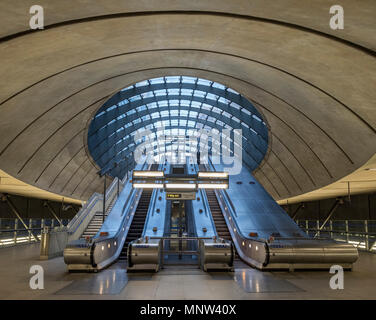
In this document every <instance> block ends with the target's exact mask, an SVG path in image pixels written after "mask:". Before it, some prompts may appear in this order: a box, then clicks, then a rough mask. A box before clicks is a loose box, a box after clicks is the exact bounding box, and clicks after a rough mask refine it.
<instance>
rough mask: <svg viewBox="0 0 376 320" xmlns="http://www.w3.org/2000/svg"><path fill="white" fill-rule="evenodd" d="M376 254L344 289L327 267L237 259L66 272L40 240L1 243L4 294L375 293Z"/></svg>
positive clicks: (0, 291) (349, 275)
mask: <svg viewBox="0 0 376 320" xmlns="http://www.w3.org/2000/svg"><path fill="white" fill-rule="evenodd" d="M32 265H40V266H42V267H43V269H44V279H45V280H44V289H43V290H32V289H30V286H29V281H30V278H31V277H32V274H30V273H29V270H30V267H31V266H32ZM375 270H376V255H375V254H368V253H361V254H360V258H359V260H358V261H357V262H356V263H355V265H354V269H353V271H351V272H350V271H349V272H345V278H344V289H343V290H332V289H330V287H329V280H330V277H331V276H332V275H331V274H329V272H327V271H298V272H260V271H258V270H255V269H252V268H250V267H247V266H246V265H244V264H243V263H241V262H237V264H236V268H235V271H234V272H219V273H218V272H216V273H205V272H203V271H201V270H200V269H198V268H196V267H195V266H185V267H179V266H166V268H164V269H163V270H161V271H160V272H159V273H157V274H153V273H132V274H127V273H126V272H125V267H124V264H122V263H116V264H114V265H113V266H111V267H110V268H108V269H106V270H104V271H102V272H99V273H96V274H90V273H68V272H67V270H66V266H65V264H64V262H63V258H62V257H58V258H54V259H51V260H48V261H42V260H39V245H37V244H34V245H23V246H18V247H11V248H3V249H0V299H376V275H375Z"/></svg>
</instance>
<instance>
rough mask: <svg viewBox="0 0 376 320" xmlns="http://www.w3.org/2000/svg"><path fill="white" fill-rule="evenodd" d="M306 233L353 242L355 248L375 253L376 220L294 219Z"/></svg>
mask: <svg viewBox="0 0 376 320" xmlns="http://www.w3.org/2000/svg"><path fill="white" fill-rule="evenodd" d="M296 223H297V224H298V225H299V227H300V228H302V229H303V230H304V231H305V232H306V233H307V235H310V236H312V237H314V236H315V235H317V236H318V237H320V238H329V239H333V240H336V241H340V242H347V243H351V244H353V245H354V246H355V247H356V248H357V249H359V250H363V251H368V252H373V253H376V220H329V221H327V223H326V224H325V225H324V226H323V227H322V224H323V221H322V220H296Z"/></svg>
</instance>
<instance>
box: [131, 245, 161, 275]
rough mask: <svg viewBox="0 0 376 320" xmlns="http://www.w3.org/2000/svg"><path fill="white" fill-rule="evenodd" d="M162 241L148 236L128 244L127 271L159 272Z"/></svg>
mask: <svg viewBox="0 0 376 320" xmlns="http://www.w3.org/2000/svg"><path fill="white" fill-rule="evenodd" d="M161 241H162V240H160V239H147V238H140V239H138V240H135V241H132V242H131V243H130V244H129V246H128V252H127V256H128V257H127V258H128V259H127V261H128V262H127V271H136V270H145V271H150V270H152V271H155V272H158V271H159V269H160V266H161Z"/></svg>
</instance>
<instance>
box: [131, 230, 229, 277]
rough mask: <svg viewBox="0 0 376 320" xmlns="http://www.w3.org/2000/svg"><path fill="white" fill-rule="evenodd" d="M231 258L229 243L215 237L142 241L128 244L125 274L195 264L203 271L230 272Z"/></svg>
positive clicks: (141, 239)
mask: <svg viewBox="0 0 376 320" xmlns="http://www.w3.org/2000/svg"><path fill="white" fill-rule="evenodd" d="M184 256H191V258H188V259H185V258H184ZM193 256H195V258H193ZM234 256H235V251H234V248H233V245H232V243H231V242H230V241H227V240H225V239H220V238H216V237H214V238H208V237H150V238H149V237H145V238H140V239H137V240H135V241H133V242H131V243H130V244H129V248H128V266H127V270H129V271H134V270H154V271H156V272H157V271H158V270H159V269H160V268H163V266H165V265H182V264H197V266H199V267H201V268H202V269H203V270H204V271H208V270H209V269H211V270H232V269H233V261H234Z"/></svg>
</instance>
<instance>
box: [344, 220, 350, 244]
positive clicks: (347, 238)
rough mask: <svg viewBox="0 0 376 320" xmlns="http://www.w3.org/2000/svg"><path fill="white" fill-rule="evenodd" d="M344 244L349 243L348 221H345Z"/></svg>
mask: <svg viewBox="0 0 376 320" xmlns="http://www.w3.org/2000/svg"><path fill="white" fill-rule="evenodd" d="M345 231H346V242H349V240H350V237H349V220H345Z"/></svg>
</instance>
